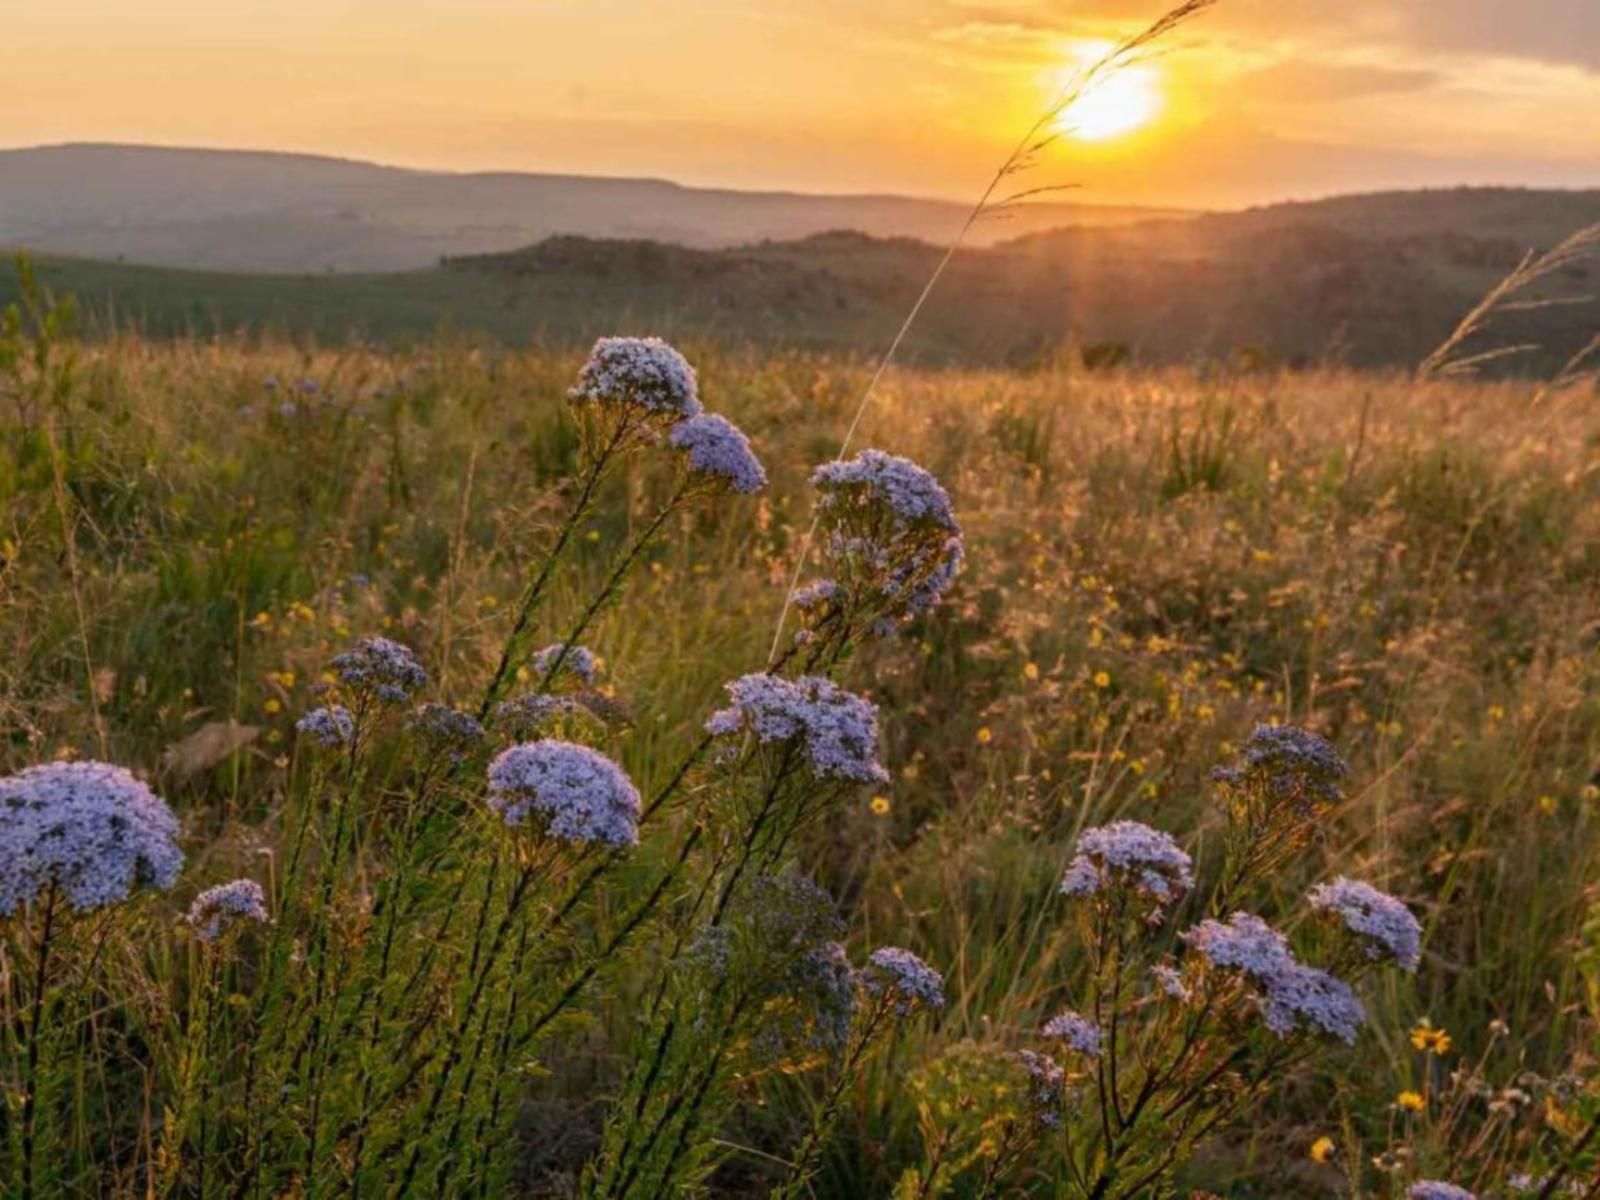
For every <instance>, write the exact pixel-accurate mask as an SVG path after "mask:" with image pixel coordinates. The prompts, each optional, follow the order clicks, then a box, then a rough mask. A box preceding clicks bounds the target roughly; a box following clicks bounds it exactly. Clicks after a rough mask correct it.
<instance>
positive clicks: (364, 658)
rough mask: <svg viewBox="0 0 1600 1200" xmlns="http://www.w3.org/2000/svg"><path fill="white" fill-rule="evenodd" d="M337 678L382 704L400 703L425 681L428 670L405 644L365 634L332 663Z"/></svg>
mask: <svg viewBox="0 0 1600 1200" xmlns="http://www.w3.org/2000/svg"><path fill="white" fill-rule="evenodd" d="M332 666H333V669H334V671H335V672H336V673H337V674H338V676H339V681H340V682H341V683H343V684H344V685H345V686H346V687H348V688H350V689H351V690H352V691H354V692H359V693H362V694H370V695H372V696H374V697H376V698H377V699H379V700H381V701H383V702H384V703H386V704H401V703H404V702H405V701H406V700H408V699H410V698H411V696H412V695H414V694H415V693H416V692H417V691H418V690H419V689H421V688H423V687H425V686H426V685H427V682H428V672H427V671H425V670H424V669H423V667H422V664H421V663H419V662H418V661H417V656H416V655H415V654H413V653H412V652H411V649H410V648H409V647H407V646H402V645H401V644H400V643H399V642H394V641H390V640H389V639H388V638H386V637H366V638H362V639H361V640H360V641H359V642H357V643H356V644H355V645H354V646H353V647H352V648H351V649H349V650H346V651H345V652H344V653H343V654H340V655H338V656H337V657H335V658H334V660H333V663H332Z"/></svg>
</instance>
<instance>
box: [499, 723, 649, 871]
mask: <svg viewBox="0 0 1600 1200" xmlns="http://www.w3.org/2000/svg"><path fill="white" fill-rule="evenodd" d="M488 800H489V807H490V808H492V809H494V811H495V812H497V813H499V814H500V816H501V818H502V819H503V820H504V821H505V823H506V824H507V825H508V826H512V827H516V826H519V825H521V824H523V823H524V822H525V821H527V820H528V819H529V818H530V817H533V818H536V819H537V820H538V821H540V822H541V823H542V826H543V831H544V832H545V833H546V834H547V835H548V836H549V837H553V838H557V839H559V840H562V841H568V842H579V843H588V842H598V843H601V844H603V845H607V846H632V845H635V844H637V843H638V841H639V792H638V789H637V788H635V787H634V786H633V782H632V781H631V780H630V779H629V778H628V776H627V774H626V773H625V772H624V771H623V770H622V768H621V767H619V766H617V764H616V763H614V762H612V761H611V760H610V759H609V758H607V757H606V756H605V755H603V754H600V753H598V752H597V751H594V750H591V749H589V747H587V746H579V745H576V744H574V743H572V742H558V741H545V742H525V743H523V744H522V745H520V746H512V747H511V748H510V749H509V750H506V751H504V752H502V753H501V754H500V755H499V757H497V758H496V759H495V760H494V761H493V762H492V763H490V764H489V793H488Z"/></svg>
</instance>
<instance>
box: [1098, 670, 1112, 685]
mask: <svg viewBox="0 0 1600 1200" xmlns="http://www.w3.org/2000/svg"><path fill="white" fill-rule="evenodd" d="M1094 685H1095V687H1097V688H1108V687H1110V686H1111V676H1110V675H1109V674H1108V673H1107V672H1105V671H1096V672H1095V673H1094Z"/></svg>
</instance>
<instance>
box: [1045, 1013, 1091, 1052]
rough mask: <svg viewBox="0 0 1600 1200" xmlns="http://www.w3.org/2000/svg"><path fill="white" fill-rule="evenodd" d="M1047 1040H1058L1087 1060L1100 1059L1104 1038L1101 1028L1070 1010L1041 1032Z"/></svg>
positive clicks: (1054, 1017)
mask: <svg viewBox="0 0 1600 1200" xmlns="http://www.w3.org/2000/svg"><path fill="white" fill-rule="evenodd" d="M1039 1032H1040V1033H1041V1034H1043V1035H1044V1036H1045V1037H1047V1038H1056V1039H1059V1040H1060V1041H1062V1042H1065V1043H1066V1044H1067V1047H1068V1048H1069V1049H1071V1050H1073V1051H1075V1052H1076V1053H1078V1054H1081V1055H1083V1056H1084V1057H1085V1058H1099V1057H1100V1044H1101V1041H1102V1040H1103V1038H1104V1034H1103V1033H1102V1032H1101V1029H1100V1026H1098V1025H1096V1024H1095V1023H1094V1022H1093V1021H1091V1020H1089V1018H1088V1017H1085V1016H1081V1015H1079V1014H1078V1013H1075V1012H1073V1011H1072V1010H1071V1009H1068V1010H1067V1011H1065V1012H1060V1013H1057V1014H1056V1015H1055V1016H1053V1017H1051V1018H1050V1019H1049V1020H1048V1021H1046V1022H1045V1023H1044V1026H1043V1027H1042V1028H1041V1029H1040V1030H1039Z"/></svg>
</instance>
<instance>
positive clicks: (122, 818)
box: [0, 762, 183, 916]
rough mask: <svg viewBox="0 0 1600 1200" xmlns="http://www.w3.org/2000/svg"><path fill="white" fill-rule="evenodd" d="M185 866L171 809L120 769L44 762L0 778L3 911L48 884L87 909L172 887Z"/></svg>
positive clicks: (9, 910) (11, 910)
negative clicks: (144, 891) (145, 888)
mask: <svg viewBox="0 0 1600 1200" xmlns="http://www.w3.org/2000/svg"><path fill="white" fill-rule="evenodd" d="M182 867H183V852H182V851H180V850H179V849H178V822H177V819H176V818H175V817H174V816H173V815H172V810H171V809H169V808H168V807H167V805H166V803H165V802H164V801H163V800H161V799H160V797H158V796H157V795H156V794H155V793H154V792H152V791H151V790H150V789H149V788H148V787H146V786H145V785H144V784H143V783H141V782H140V781H139V780H138V779H135V778H134V776H133V775H132V774H131V773H130V772H128V771H127V770H126V769H124V768H122V767H116V766H112V765H110V764H109V763H99V762H56V763H45V764H42V765H40V766H36V767H29V768H27V769H26V770H23V771H19V772H18V773H17V774H15V775H11V776H8V777H7V778H4V779H0V916H9V915H11V914H12V913H14V912H16V911H17V909H18V908H19V907H21V906H24V905H27V904H30V903H32V902H33V901H34V900H35V899H36V898H37V897H38V896H39V895H40V893H42V892H44V891H45V890H46V889H48V888H50V887H51V886H54V887H57V888H59V889H60V890H61V892H62V894H63V895H64V896H65V897H66V900H67V902H68V903H69V904H71V905H72V907H73V908H75V909H77V910H78V911H79V912H89V911H91V910H93V909H97V908H103V907H104V906H106V905H108V904H116V903H119V902H121V901H123V900H126V899H127V898H128V897H129V895H131V894H132V892H133V890H134V889H135V888H136V887H141V886H148V887H155V888H160V889H163V890H164V889H166V888H169V887H171V886H172V885H173V883H174V882H175V881H176V880H177V878H178V871H179V870H180V869H181V868H182Z"/></svg>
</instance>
